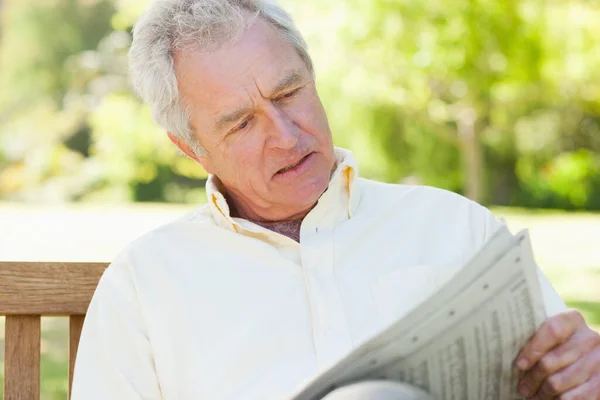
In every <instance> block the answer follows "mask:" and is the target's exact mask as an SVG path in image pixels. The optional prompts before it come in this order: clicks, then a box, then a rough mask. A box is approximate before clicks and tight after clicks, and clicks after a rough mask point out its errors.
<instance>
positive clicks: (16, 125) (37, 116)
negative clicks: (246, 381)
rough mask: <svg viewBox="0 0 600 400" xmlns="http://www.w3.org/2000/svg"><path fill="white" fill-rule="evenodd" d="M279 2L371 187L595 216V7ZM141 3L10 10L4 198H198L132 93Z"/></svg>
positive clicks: (1, 69)
mask: <svg viewBox="0 0 600 400" xmlns="http://www.w3.org/2000/svg"><path fill="white" fill-rule="evenodd" d="M282 1H283V3H284V6H285V7H286V8H287V9H289V10H291V11H292V14H293V15H294V16H295V18H296V20H297V21H298V23H299V25H300V29H301V31H302V32H303V33H304V34H305V35H306V37H307V40H308V42H309V44H310V46H311V53H312V55H313V58H314V59H315V62H316V66H317V78H318V86H319V91H320V93H321V96H322V99H323V102H324V104H325V107H326V109H327V111H328V116H329V118H330V122H331V126H332V130H333V133H334V137H335V142H336V144H338V145H341V146H346V147H349V148H351V149H352V150H353V151H354V152H355V155H356V156H357V158H358V161H359V163H360V165H361V170H362V174H363V175H365V176H368V177H371V178H376V179H381V180H385V181H393V182H396V181H399V180H407V181H409V182H420V183H425V184H429V185H433V186H438V187H443V188H446V189H450V190H454V191H457V192H460V193H464V194H466V195H467V196H469V197H471V198H474V199H476V200H479V201H484V202H489V203H495V204H505V205H523V206H531V207H540V206H541V207H560V208H594V209H600V169H599V164H600V53H598V52H597V47H598V44H599V40H600V39H599V38H600V25H599V24H597V23H596V21H598V20H599V19H600V4H598V3H593V2H586V1H583V0H577V1H574V2H566V3H565V2H546V1H543V0H507V1H503V2H500V3H499V2H497V1H493V0H457V1H456V2H447V1H444V0H431V1H428V2H421V1H419V0H370V1H367V0H347V1H337V2H322V1H319V0H307V1H305V2H302V3H298V2H294V1H292V0H282ZM147 3H148V0H52V1H51V2H50V3H43V4H40V3H39V0H23V1H20V2H18V3H17V2H9V3H7V6H6V7H5V8H6V10H5V18H4V21H5V22H4V24H3V25H2V26H1V28H2V35H1V36H0V40H1V42H0V84H1V85H2V88H3V89H5V90H3V91H2V92H1V93H0V162H1V163H2V164H0V198H10V199H21V200H23V199H25V200H35V199H45V200H47V199H56V200H61V201H64V200H82V201H83V200H92V199H105V200H106V199H113V200H118V201H128V200H152V201H198V199H200V198H201V196H202V193H201V192H202V191H201V189H200V188H201V186H202V182H203V181H204V179H205V178H206V173H205V172H204V171H203V170H202V169H201V168H199V167H198V166H196V165H195V164H194V163H192V162H191V161H189V160H187V159H185V158H184V157H180V156H179V155H178V154H177V152H176V151H175V148H174V147H173V146H171V145H170V144H169V143H168V142H167V140H166V138H165V136H164V133H163V132H161V130H160V129H158V128H157V127H156V126H155V124H154V123H153V122H152V120H151V117H150V113H149V111H148V109H147V107H146V106H143V105H141V104H140V102H139V101H138V100H137V99H136V98H135V97H134V96H133V95H132V94H131V93H130V91H129V87H128V83H127V74H126V70H127V58H126V52H127V49H128V46H129V43H130V41H131V34H130V30H131V27H132V26H133V23H134V22H135V20H136V18H137V17H138V15H139V14H140V13H141V12H142V10H143V9H144V8H145V6H146V5H147ZM48 32H52V33H53V34H52V35H48V34H47V33H48Z"/></svg>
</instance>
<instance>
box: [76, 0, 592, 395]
mask: <svg viewBox="0 0 600 400" xmlns="http://www.w3.org/2000/svg"><path fill="white" fill-rule="evenodd" d="M130 62H131V72H132V77H133V82H134V86H135V89H136V90H137V92H138V93H139V94H140V96H141V97H142V98H143V99H144V100H145V101H146V102H147V103H148V104H149V105H150V106H151V108H152V112H153V116H154V118H155V119H156V121H157V122H158V123H159V124H160V125H161V126H162V127H164V128H165V129H166V130H167V131H168V135H169V138H170V139H171V141H172V142H173V143H174V144H175V145H176V146H177V147H178V148H179V149H181V151H183V152H184V153H185V154H186V155H187V156H188V157H190V158H192V159H193V160H195V161H197V162H198V163H199V164H200V165H202V166H203V167H204V168H205V169H206V170H207V171H208V172H209V173H210V174H211V175H210V178H209V180H208V183H207V195H208V204H207V205H205V206H202V207H200V208H198V209H197V210H195V211H194V212H192V213H191V214H189V215H187V216H186V217H184V218H182V219H181V220H178V221H176V222H174V223H172V224H169V225H167V226H164V227H162V228H160V229H157V230H156V231H153V232H151V233H149V234H148V235H146V236H144V237H142V238H141V239H139V240H137V241H136V242H134V243H133V244H131V245H130V246H129V247H128V248H127V249H126V250H125V251H124V252H123V253H122V254H121V255H120V256H119V257H118V258H117V259H116V260H115V261H114V262H113V263H112V265H111V266H110V267H109V268H108V270H107V271H106V273H105V274H104V276H103V277H102V279H101V281H100V283H99V285H98V288H97V291H96V293H95V295H94V298H93V300H92V302H91V305H90V308H89V312H88V315H87V318H86V322H85V326H84V329H83V333H82V336H81V343H80V349H79V353H78V358H77V365H76V370H75V381H74V385H73V398H74V399H76V400H84V399H85V400H93V399H103V400H105V399H152V400H155V399H170V400H171V399H177V400H183V399H199V398H202V399H205V398H207V399H285V398H287V397H289V396H290V395H292V394H293V393H294V392H295V391H296V390H297V389H298V388H299V387H301V386H302V384H303V383H305V382H307V381H308V380H310V379H311V378H312V377H314V376H315V375H316V374H317V373H318V372H319V371H320V370H322V369H323V368H326V367H327V366H330V365H331V364H332V363H335V362H336V361H337V360H339V359H340V358H341V357H343V356H344V355H345V354H347V353H348V352H349V351H350V350H351V349H353V348H354V347H355V346H357V344H359V343H361V342H363V341H364V340H366V339H367V338H369V337H370V336H371V335H373V334H374V333H376V332H377V331H378V330H380V329H382V328H383V327H385V326H386V325H388V324H390V323H391V322H393V321H394V320H396V319H398V318H401V317H402V316H404V315H405V314H406V313H407V312H408V311H409V310H410V309H411V308H412V307H414V306H415V305H416V304H418V303H419V302H420V301H422V300H423V299H425V298H427V297H428V296H429V295H431V294H432V293H434V292H435V291H436V290H437V289H438V288H439V287H440V286H441V285H442V284H443V283H444V282H446V281H447V280H448V279H449V278H450V277H451V276H452V275H453V274H455V273H456V272H457V271H458V269H459V268H460V267H461V266H462V265H464V263H465V262H466V261H467V260H468V259H469V258H470V257H471V256H472V255H473V254H474V253H475V252H476V251H477V250H478V249H479V248H480V247H481V246H482V245H483V244H484V243H485V241H486V240H487V239H488V238H489V237H490V235H491V234H492V233H493V231H494V230H495V229H496V228H497V227H498V225H499V223H498V222H497V221H496V220H495V219H494V218H493V216H492V214H491V213H490V212H489V211H488V210H486V209H485V208H483V207H481V206H479V205H478V204H475V203H473V202H471V201H469V200H467V199H465V198H463V197H460V196H458V195H455V194H453V193H450V192H446V191H442V190H437V189H433V188H426V187H407V186H398V185H387V184H383V183H378V182H373V181H369V180H365V179H361V178H359V177H358V172H357V167H356V164H355V162H354V160H353V158H352V154H351V153H350V152H349V151H346V150H343V149H336V148H334V147H333V145H332V139H331V133H330V130H329V125H328V122H327V117H326V115H325V111H324V109H323V106H322V105H321V102H320V100H319V96H318V94H317V91H316V88H315V81H314V77H313V67H312V62H311V59H310V57H309V55H308V53H307V50H306V44H305V42H304V40H303V39H302V37H301V35H300V34H299V33H298V31H297V30H296V28H295V26H294V24H293V22H292V20H291V19H290V17H289V16H288V14H286V13H285V12H284V11H283V10H282V9H281V8H280V7H279V6H277V5H276V4H274V3H271V2H263V1H258V0H162V1H155V2H154V3H152V5H151V6H150V7H149V9H148V10H147V11H146V13H145V14H144V16H143V17H142V18H141V19H140V21H139V23H138V24H137V25H136V27H135V29H134V40H133V44H132V47H131V51H130ZM540 277H541V282H542V290H543V295H544V301H545V304H546V309H547V312H548V315H550V316H551V318H550V319H549V320H548V322H547V323H546V324H545V325H544V326H543V327H542V328H541V329H540V331H539V332H538V333H537V334H536V335H535V336H534V337H533V338H532V339H531V342H530V343H529V344H528V345H527V346H526V347H525V348H524V349H523V351H522V352H521V354H520V355H519V356H518V357H517V362H518V365H519V367H520V368H521V369H522V370H524V371H527V372H526V374H525V376H524V378H523V380H522V383H521V391H522V393H523V394H524V395H526V396H528V397H532V396H534V395H537V396H538V397H537V398H540V399H550V398H555V397H559V398H560V399H586V400H590V399H599V398H600V395H598V393H599V392H600V371H599V370H600V340H599V338H598V335H597V334H596V333H594V332H593V331H592V330H590V329H589V328H588V327H587V326H586V324H585V322H584V320H583V318H582V317H581V316H580V314H578V313H576V312H571V311H567V310H566V308H565V306H564V303H563V302H562V301H561V300H560V298H559V297H558V296H557V295H556V293H555V292H554V290H553V289H552V287H551V286H550V285H549V283H548V282H547V280H545V278H543V276H542V275H540ZM398 393H400V391H399V392H398ZM342 397H343V396H342ZM366 397H367V398H368V397H369V396H366ZM337 398H340V397H339V396H338V397H337Z"/></svg>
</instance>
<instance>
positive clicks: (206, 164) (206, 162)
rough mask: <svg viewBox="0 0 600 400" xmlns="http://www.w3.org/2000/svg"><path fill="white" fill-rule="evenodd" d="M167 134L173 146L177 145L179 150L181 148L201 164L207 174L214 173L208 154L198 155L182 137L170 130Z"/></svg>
mask: <svg viewBox="0 0 600 400" xmlns="http://www.w3.org/2000/svg"><path fill="white" fill-rule="evenodd" d="M167 136H168V137H169V140H170V141H171V142H173V144H174V145H175V146H177V148H178V149H179V150H181V151H182V152H183V153H184V154H185V155H186V156H188V157H189V158H191V159H192V160H194V161H196V162H197V163H198V164H200V165H202V167H203V168H204V169H205V170H206V172H208V173H209V174H214V168H213V165H212V162H211V160H210V157H209V156H199V155H197V154H196V153H195V152H194V150H193V149H192V147H191V146H190V145H189V144H188V143H186V141H185V140H183V139H181V138H179V137H177V136H175V135H174V134H172V133H171V132H167Z"/></svg>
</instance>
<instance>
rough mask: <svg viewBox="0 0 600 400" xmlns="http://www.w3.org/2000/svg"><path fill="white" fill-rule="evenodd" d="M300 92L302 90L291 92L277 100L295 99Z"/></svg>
mask: <svg viewBox="0 0 600 400" xmlns="http://www.w3.org/2000/svg"><path fill="white" fill-rule="evenodd" d="M299 91H300V88H298V89H295V90H292V91H291V92H288V93H286V94H284V95H283V96H280V97H279V98H278V99H277V100H283V99H290V98H292V97H294V95H295V94H296V93H298V92H299Z"/></svg>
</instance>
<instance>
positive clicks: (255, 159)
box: [175, 19, 334, 220]
mask: <svg viewBox="0 0 600 400" xmlns="http://www.w3.org/2000/svg"><path fill="white" fill-rule="evenodd" d="M175 70H176V73H177V80H178V84H179V90H180V94H181V95H182V96H183V98H184V99H185V100H186V102H187V104H188V106H189V109H190V113H191V124H192V128H193V129H194V132H195V134H196V137H197V139H198V140H199V141H200V143H201V144H202V146H203V147H204V148H205V149H206V151H207V153H208V155H207V156H203V157H197V161H198V162H200V163H201V164H202V165H203V166H204V168H205V169H206V170H207V171H208V172H209V173H212V174H215V175H217V176H218V177H219V179H220V180H221V181H222V182H223V184H224V185H225V187H226V188H227V192H228V196H229V198H230V200H233V201H234V203H235V206H236V208H237V209H238V212H240V213H242V214H243V215H244V216H246V217H248V218H252V219H256V220H284V219H293V218H296V217H298V216H302V215H303V214H304V213H305V212H306V211H308V210H309V209H310V208H311V207H312V206H313V205H314V204H315V202H316V201H317V200H318V198H319V196H320V195H321V194H322V193H323V191H324V190H325V189H326V188H327V185H328V183H329V178H330V174H331V170H332V168H333V165H334V154H333V145H332V140H331V132H330V129H329V124H328V121H327V116H326V115H325V110H324V109H323V106H322V104H321V101H320V99H319V96H318V94H317V91H316V88H315V82H314V80H313V79H312V76H311V74H310V72H309V70H308V68H307V67H306V65H305V63H304V62H303V61H302V59H301V58H300V56H299V55H298V54H297V52H296V50H295V49H294V48H293V47H292V45H290V44H289V43H288V42H287V41H286V40H285V39H284V38H283V37H282V35H281V34H280V33H279V32H277V31H275V30H274V29H273V28H271V27H270V26H269V25H268V24H267V23H266V22H265V21H263V20H262V19H258V20H257V21H256V22H255V23H254V24H253V25H252V26H251V27H249V28H248V29H247V30H246V32H245V33H244V35H243V37H242V38H241V39H240V40H239V41H238V42H236V43H235V44H233V45H230V46H226V47H222V48H220V49H218V50H216V51H211V52H209V53H200V52H197V51H193V50H189V51H187V52H185V53H178V54H176V55H175Z"/></svg>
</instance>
